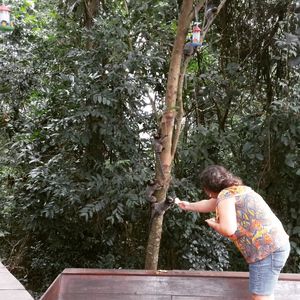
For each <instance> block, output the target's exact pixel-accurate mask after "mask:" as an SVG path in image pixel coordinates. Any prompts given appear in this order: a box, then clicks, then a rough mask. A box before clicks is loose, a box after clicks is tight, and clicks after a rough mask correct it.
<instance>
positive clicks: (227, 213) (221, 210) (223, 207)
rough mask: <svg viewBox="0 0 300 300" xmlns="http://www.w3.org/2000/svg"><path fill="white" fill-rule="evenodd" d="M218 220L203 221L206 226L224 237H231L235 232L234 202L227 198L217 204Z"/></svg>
mask: <svg viewBox="0 0 300 300" xmlns="http://www.w3.org/2000/svg"><path fill="white" fill-rule="evenodd" d="M218 217H219V219H218V220H215V218H211V219H208V220H205V221H206V222H207V224H208V225H209V226H210V227H211V228H213V229H214V230H216V231H217V232H219V233H220V234H222V235H224V236H231V235H233V234H234V233H235V232H236V230H237V221H236V211H235V201H234V199H233V198H227V199H224V200H222V201H220V202H219V204H218Z"/></svg>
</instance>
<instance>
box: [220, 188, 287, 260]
mask: <svg viewBox="0 0 300 300" xmlns="http://www.w3.org/2000/svg"><path fill="white" fill-rule="evenodd" d="M225 199H232V201H235V209H236V218H237V225H238V228H237V230H236V232H235V233H234V234H233V235H232V236H230V237H229V238H230V239H231V240H232V241H233V242H234V244H235V245H236V246H237V248H238V249H239V250H240V251H241V253H242V254H243V256H244V257H245V259H246V261H247V263H253V262H256V261H258V260H261V259H264V258H265V257H267V256H268V255H269V254H271V253H272V252H274V251H275V250H277V249H278V248H280V247H281V246H283V245H284V244H285V243H287V242H288V239H289V237H288V235H287V233H286V232H285V231H284V229H283V226H282V224H281V222H280V221H279V219H278V218H277V217H276V216H275V214H274V213H273V212H272V211H271V209H270V207H269V206H268V205H267V203H266V202H265V201H264V200H263V198H262V197H261V196H260V195H259V194H257V193H256V192H254V191H253V190H252V189H251V188H250V187H247V186H232V187H229V188H226V189H224V190H222V191H221V192H220V193H219V195H218V199H217V209H216V214H217V216H218V204H219V203H220V202H221V201H222V200H225Z"/></svg>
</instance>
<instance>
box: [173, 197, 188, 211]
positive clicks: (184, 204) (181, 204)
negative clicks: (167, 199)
mask: <svg viewBox="0 0 300 300" xmlns="http://www.w3.org/2000/svg"><path fill="white" fill-rule="evenodd" d="M175 204H177V205H178V206H179V207H180V208H181V209H183V210H187V209H188V206H189V205H190V202H188V201H181V200H179V199H178V198H175Z"/></svg>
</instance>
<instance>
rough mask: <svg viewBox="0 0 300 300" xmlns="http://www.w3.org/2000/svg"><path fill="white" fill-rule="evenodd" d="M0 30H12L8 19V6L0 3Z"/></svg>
mask: <svg viewBox="0 0 300 300" xmlns="http://www.w3.org/2000/svg"><path fill="white" fill-rule="evenodd" d="M0 30H1V31H12V30H14V27H13V23H12V22H11V21H10V8H9V7H7V6H5V5H0Z"/></svg>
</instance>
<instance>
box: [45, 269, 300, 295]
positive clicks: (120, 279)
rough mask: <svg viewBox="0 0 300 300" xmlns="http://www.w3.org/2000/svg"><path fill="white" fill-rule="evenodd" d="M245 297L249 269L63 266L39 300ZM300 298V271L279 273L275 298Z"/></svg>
mask: <svg viewBox="0 0 300 300" xmlns="http://www.w3.org/2000/svg"><path fill="white" fill-rule="evenodd" d="M121 299H122V300H196V299H197V300H204V299H205V300H209V299H212V300H221V299H223V300H224V299H225V300H247V299H250V298H249V293H248V273H245V272H198V271H157V272H155V271H145V270H102V269H66V270H64V271H63V272H62V273H61V274H60V275H59V276H58V277H57V279H56V280H55V281H54V282H53V284H52V285H51V286H50V287H49V289H48V290H47V291H46V293H45V294H44V295H43V296H42V298H41V299H40V300H121ZM299 299H300V274H281V276H280V281H279V284H278V286H277V289H276V300H299Z"/></svg>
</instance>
